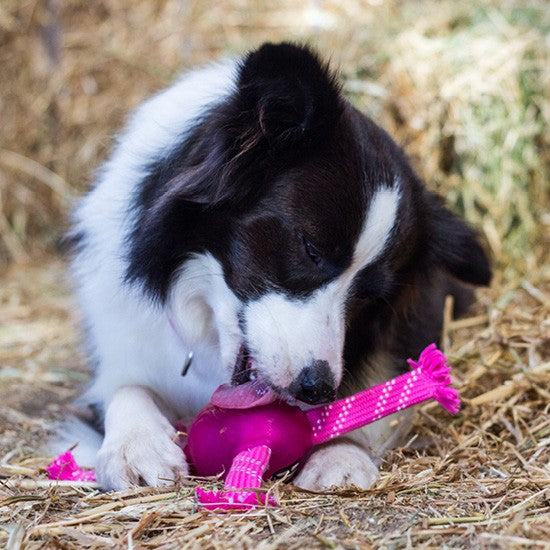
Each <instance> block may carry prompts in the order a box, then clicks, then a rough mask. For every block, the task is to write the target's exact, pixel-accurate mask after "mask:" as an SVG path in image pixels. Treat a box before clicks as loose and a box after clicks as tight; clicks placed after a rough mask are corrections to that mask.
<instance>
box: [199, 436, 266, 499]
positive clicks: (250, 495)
mask: <svg viewBox="0 0 550 550" xmlns="http://www.w3.org/2000/svg"><path fill="white" fill-rule="evenodd" d="M270 458H271V449H270V448H269V447H268V446H267V445H260V446H258V447H252V448H251V449H248V450H246V451H242V452H240V453H239V454H238V455H237V456H236V457H235V458H234V459H233V463H232V464H231V468H230V470H229V472H228V473H227V477H226V478H225V484H224V489H223V491H204V490H203V489H201V488H200V487H197V489H196V493H197V498H198V500H199V502H200V503H201V504H202V505H203V506H204V507H205V508H208V509H210V510H214V509H217V510H235V509H239V510H249V509H251V508H255V507H256V506H258V505H260V504H265V497H266V495H265V494H261V493H257V492H256V491H243V489H257V488H258V487H260V486H261V485H262V476H263V474H264V472H265V470H266V469H267V467H268V465H269V459H270ZM232 489H233V490H232ZM269 504H271V505H272V506H277V502H276V501H275V499H274V497H273V496H270V497H269Z"/></svg>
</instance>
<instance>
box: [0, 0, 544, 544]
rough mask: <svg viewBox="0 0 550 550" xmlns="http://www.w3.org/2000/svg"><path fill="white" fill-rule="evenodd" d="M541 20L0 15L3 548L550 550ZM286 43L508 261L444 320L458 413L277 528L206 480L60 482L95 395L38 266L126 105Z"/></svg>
mask: <svg viewBox="0 0 550 550" xmlns="http://www.w3.org/2000/svg"><path fill="white" fill-rule="evenodd" d="M56 6H57V7H56ZM549 12H550V10H547V9H545V2H543V1H542V0H541V1H531V2H529V3H524V2H520V1H519V0H518V1H517V2H512V1H509V2H483V3H482V2H471V3H458V2H450V1H444V2H438V3H432V2H423V3H421V4H420V3H418V2H406V3H399V2H391V1H386V2H384V1H382V0H379V1H374V0H372V1H370V2H369V1H358V2H344V1H340V2H338V1H336V0H333V1H328V0H327V1H325V2H303V3H297V2H290V1H283V2H278V3H252V2H245V1H243V0H241V1H238V0H231V1H230V0H224V1H214V0H202V1H200V2H199V1H198V0H195V1H191V0H189V1H187V2H186V3H181V2H179V1H176V0H173V1H171V0H168V1H165V2H160V1H154V0H138V1H134V2H119V1H115V0H93V1H91V2H87V3H66V4H64V3H62V2H56V1H55V0H50V1H49V2H45V3H41V2H37V1H36V0H4V1H3V2H2V3H1V4H0V45H1V48H0V65H1V66H2V79H1V80H0V117H1V120H2V129H1V130H0V256H1V257H2V258H3V260H2V261H3V262H4V263H6V262H7V261H11V263H12V265H11V267H7V268H5V269H4V272H3V273H2V275H1V278H0V547H3V546H7V547H8V548H10V549H12V548H22V547H24V548H38V547H59V548H86V547H90V548H94V547H98V548H101V547H111V546H127V547H129V548H138V547H139V548H149V547H151V548H153V547H163V548H164V547H166V548H186V547H192V548H194V547H214V548H223V549H225V548H302V547H304V546H309V547H335V548H338V547H343V548H356V547H358V548H369V547H384V548H386V547H395V548H402V547H441V546H443V545H446V546H450V547H485V548H503V547H506V548H511V547H514V548H515V547H533V548H544V547H546V548H550V545H549V544H548V541H549V540H550V503H549V499H548V491H549V488H548V486H549V480H550V472H549V468H548V464H549V455H548V448H549V443H550V418H549V416H550V415H549V408H550V405H549V403H550V399H549V389H548V388H549V387H550V365H549V357H550V324H549V307H550V298H549V290H550V284H549V277H548V275H549V273H548V265H547V253H546V252H545V247H546V248H547V246H548V242H547V241H546V242H545V240H544V239H545V238H546V239H547V233H546V234H545V231H546V232H547V230H548V227H549V225H550V215H549V214H548V164H549V160H550V159H549V154H548V145H549V137H548V133H547V129H548V121H549V120H550V113H549V110H550V107H549V106H550V101H548V97H547V95H548V89H549V88H550V87H549V83H550V79H549V67H550V64H549V63H548V44H549V39H548V28H549ZM281 38H291V39H303V38H307V39H308V40H309V41H310V42H311V43H313V44H317V45H319V47H320V49H321V50H322V51H323V52H328V53H329V54H331V55H332V58H333V60H334V61H335V62H336V63H338V64H339V65H340V67H341V71H342V74H343V77H344V80H345V83H344V85H345V89H346V91H347V92H348V94H350V95H351V97H352V99H353V101H354V102H355V103H356V104H357V105H359V106H360V107H361V108H363V109H365V110H366V111H368V112H369V113H370V114H372V115H374V116H375V117H376V118H377V119H378V120H379V121H381V123H382V124H383V125H384V126H385V127H386V128H388V129H390V131H391V132H392V134H393V135H395V136H397V138H398V140H399V141H400V142H402V143H403V144H404V145H405V146H406V148H407V151H408V152H409V153H410V154H411V155H412V157H413V161H414V162H415V164H416V167H417V169H418V170H419V171H420V172H421V173H422V174H423V175H424V176H425V177H426V178H427V179H428V181H429V182H430V184H431V185H433V186H434V187H436V188H438V189H439V190H440V191H442V192H443V193H444V194H445V195H446V197H447V199H448V201H449V203H450V204H451V206H452V207H453V208H454V209H455V210H456V211H457V212H459V213H460V214H462V215H464V216H465V217H467V218H468V219H469V220H470V221H472V222H474V223H475V224H476V226H477V227H479V228H480V229H481V231H482V233H483V235H484V237H485V240H486V242H487V243H488V246H489V247H490V249H491V251H492V252H493V255H494V257H495V263H496V265H497V273H496V277H495V283H494V284H493V287H492V288H491V290H488V291H482V292H480V293H479V300H478V304H477V306H476V309H475V310H474V311H472V313H471V317H469V318H467V319H463V320H460V321H455V322H451V321H447V323H446V330H445V335H444V344H445V346H446V349H447V351H448V353H449V355H450V357H451V359H452V362H453V363H454V364H455V365H456V367H457V368H456V374H455V377H456V383H457V387H458V388H459V389H460V391H461V394H462V396H463V398H464V402H465V405H464V408H463V410H462V411H461V413H460V414H459V415H458V416H457V417H456V418H452V419H451V418H450V417H449V416H448V415H447V414H446V413H445V412H443V411H442V410H440V409H439V408H438V407H437V406H434V405H433V404H428V405H425V406H422V407H418V408H417V414H416V418H415V430H414V432H413V433H414V436H413V437H412V438H411V441H410V442H409V444H408V445H407V446H406V447H404V448H403V449H397V450H395V451H394V452H392V453H391V454H390V455H389V456H388V457H387V458H386V461H385V463H384V464H383V468H382V474H381V477H380V480H379V481H378V482H377V484H376V485H375V486H374V488H373V489H372V490H370V491H366V492H361V491H355V492H354V491H347V492H341V493H338V494H322V495H321V494H308V493H305V492H303V491H298V490H294V489H293V488H292V487H290V486H285V485H281V484H279V485H275V486H271V487H270V490H272V491H273V492H275V493H276V494H277V495H278V497H279V498H280V500H281V507H280V508H278V509H269V510H266V509H261V510H258V511H256V512H253V513H249V514H246V515H243V514H232V515H216V514H212V513H207V512H204V511H201V510H199V509H197V508H196V506H195V502H194V499H193V496H192V494H193V487H194V485H195V481H194V480H181V481H180V482H179V483H178V484H177V485H176V486H175V487H171V488H168V489H165V490H154V489H136V490H134V491H128V492H124V493H114V494H104V493H101V492H99V491H98V490H97V489H96V488H95V487H94V486H92V485H85V484H80V485H74V484H73V485H71V484H62V483H52V482H49V481H47V480H46V477H45V475H44V472H43V467H44V466H45V465H46V464H47V462H48V460H49V458H50V457H46V456H42V455H41V454H40V451H39V448H40V445H41V442H42V440H43V438H44V437H45V433H46V428H47V422H48V420H49V419H50V418H52V417H55V416H59V415H60V405H59V404H60V403H62V402H67V401H68V400H70V398H71V397H72V396H73V395H74V394H75V391H76V388H77V387H78V386H79V385H80V384H81V383H82V381H83V380H85V379H86V374H85V361H84V359H83V357H82V356H81V355H80V353H79V345H78V344H79V335H78V333H77V329H76V326H77V324H78V323H77V320H76V313H75V308H74V304H73V301H72V299H71V297H70V295H69V293H68V288H69V285H68V284H67V282H66V280H65V277H64V275H63V273H64V265H63V261H62V260H59V259H56V258H52V257H50V256H45V255H44V251H46V252H51V251H52V250H53V249H55V246H56V244H57V241H58V239H59V236H60V235H61V233H62V230H63V227H64V225H65V222H63V221H61V223H60V220H64V219H65V216H66V213H67V207H68V204H70V203H71V201H72V199H73V196H74V195H75V194H78V193H79V192H80V191H81V190H82V189H83V188H84V187H85V185H86V181H87V179H88V178H89V177H90V175H91V174H92V172H93V170H94V168H95V167H96V166H97V165H98V162H99V159H101V158H103V157H104V156H105V154H106V152H107V150H108V149H109V147H110V145H111V143H110V136H111V134H112V132H113V131H115V129H116V128H118V127H119V125H120V124H121V122H122V120H123V118H124V116H125V115H126V113H127V111H128V109H129V107H130V106H132V105H135V104H136V103H138V102H139V101H140V100H141V99H142V98H144V97H145V96H147V95H148V94H149V93H151V92H152V91H154V90H157V89H159V88H161V87H163V86H164V85H166V84H167V83H168V82H170V81H171V79H172V78H173V77H174V75H175V74H176V73H177V72H178V71H179V70H180V69H181V68H182V67H185V66H190V65H192V64H195V63H197V62H204V61H207V60H208V59H211V58H213V57H215V56H217V55H218V54H220V53H226V52H231V51H242V50H243V49H246V48H247V47H250V46H251V45H253V44H257V43H259V42H260V41H262V40H265V39H273V40H276V39H281ZM120 98H123V100H122V99H120ZM545 253H546V255H545ZM29 257H30V258H34V260H33V261H31V262H29ZM13 260H16V261H17V262H16V263H14V262H13Z"/></svg>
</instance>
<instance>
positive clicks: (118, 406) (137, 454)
mask: <svg viewBox="0 0 550 550" xmlns="http://www.w3.org/2000/svg"><path fill="white" fill-rule="evenodd" d="M167 415H169V412H168V411H163V410H161V405H160V404H159V403H158V401H157V400H156V397H155V395H154V394H153V392H152V391H150V390H149V389H147V388H145V387H143V386H124V387H121V388H119V389H118V390H117V391H116V392H115V393H114V395H113V397H112V399H111V400H110V402H109V404H108V405H107V408H106V412H105V439H104V441H103V445H102V446H101V449H100V450H99V453H98V456H97V468H96V473H97V478H98V481H99V483H100V484H101V485H102V487H103V488H105V489H117V490H118V489H125V488H128V487H130V486H133V485H150V486H160V485H168V484H170V483H173V481H174V480H175V479H176V478H177V477H178V476H179V475H182V474H183V475H185V474H187V473H188V468H187V463H186V461H185V457H184V454H183V451H182V450H181V449H180V447H178V446H177V445H176V444H175V443H174V440H175V437H176V430H175V429H174V427H173V426H172V424H171V422H170V420H169V418H168V417H167Z"/></svg>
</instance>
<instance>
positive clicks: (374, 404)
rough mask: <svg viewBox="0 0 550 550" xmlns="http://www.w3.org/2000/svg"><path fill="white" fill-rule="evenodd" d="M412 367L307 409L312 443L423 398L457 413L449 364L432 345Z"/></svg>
mask: <svg viewBox="0 0 550 550" xmlns="http://www.w3.org/2000/svg"><path fill="white" fill-rule="evenodd" d="M408 362H409V364H410V365H411V367H413V370H412V371H411V372H409V373H406V374H402V375H401V376H398V377H397V378H392V379H391V380H388V381H387V382H385V383H383V384H379V385H378V386H373V387H372V388H368V389H366V390H363V391H362V392H359V393H357V394H355V395H352V396H350V397H346V398H344V399H340V400H339V401H335V402H334V403H330V404H328V405H325V406H323V407H318V408H316V409H312V410H310V411H308V412H307V413H306V414H307V417H308V420H309V422H310V424H311V428H312V432H313V435H312V442H313V444H314V445H317V444H319V443H322V442H323V441H328V440H330V439H333V438H335V437H338V436H340V435H342V434H345V433H348V432H350V431H352V430H355V429H357V428H359V427H361V426H364V425H366V424H369V423H370V422H374V421H376V420H379V419H380V418H383V417H384V416H388V415H390V414H393V413H395V412H397V411H400V410H402V409H405V408H406V407H411V406H413V405H416V404H418V403H421V402H422V401H426V400H427V399H432V398H435V399H437V400H438V401H439V403H441V405H443V406H444V407H445V408H446V409H447V410H448V411H450V412H452V413H456V412H458V410H459V408H460V401H459V399H458V393H457V391H456V390H454V389H453V388H449V387H448V385H449V384H450V383H451V376H450V374H449V373H450V367H449V366H448V365H447V359H446V357H445V355H444V354H443V353H442V352H441V351H439V350H438V349H437V347H436V346H435V344H431V345H430V346H428V347H427V348H426V349H425V350H424V351H423V352H422V353H421V355H420V358H419V359H418V362H415V361H412V360H411V359H409V361H408Z"/></svg>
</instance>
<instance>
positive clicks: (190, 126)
mask: <svg viewBox="0 0 550 550" xmlns="http://www.w3.org/2000/svg"><path fill="white" fill-rule="evenodd" d="M72 235H73V239H74V240H75V242H76V251H75V255H74V260H73V263H72V271H73V275H74V278H75V280H76V283H77V292H78V297H79V300H80V305H81V308H82V311H83V315H84V322H85V326H86V329H87V342H88V347H89V351H90V358H91V362H92V363H93V365H94V377H93V381H92V384H91V386H90V387H89V389H88V391H87V392H86V393H85V395H84V397H83V402H84V403H85V404H87V406H90V407H91V408H93V409H94V410H95V411H96V412H97V415H98V416H97V420H98V421H97V424H96V425H97V426H99V431H100V432H101V434H102V435H101V440H100V448H99V450H98V452H97V457H96V463H95V465H96V468H97V475H98V479H99V481H100V483H101V485H102V486H103V487H104V488H106V489H122V488H125V487H128V486H131V485H161V484H165V483H171V482H172V480H174V479H175V478H176V477H177V476H178V475H181V474H186V473H187V472H188V465H187V464H186V462H185V459H184V455H183V453H182V452H181V449H180V448H179V447H178V446H177V445H176V444H175V443H174V438H175V430H174V427H173V423H174V421H175V420H176V419H183V421H184V422H189V421H190V420H192V418H193V417H194V415H196V414H197V412H198V411H199V409H200V408H201V407H202V406H204V405H205V404H206V403H207V401H208V400H209V397H210V395H211V394H212V392H213V391H214V389H215V388H216V387H217V386H218V385H219V384H221V383H224V382H232V383H233V384H239V383H242V382H244V381H247V380H249V379H250V378H257V379H258V380H259V381H262V382H263V383H264V384H268V385H269V386H271V387H272V388H274V389H275V391H276V392H278V394H279V395H280V396H281V397H282V398H284V399H286V400H289V401H292V402H299V403H303V404H304V406H311V405H316V404H319V403H324V402H327V401H330V400H332V399H334V398H335V397H336V396H337V395H338V396H344V395H346V394H350V393H353V392H355V391H358V390H359V389H362V388H364V387H366V386H370V385H372V384H375V383H379V382H381V381H384V380H387V379H389V378H391V377H392V376H394V375H396V374H397V373H398V372H399V370H400V369H405V368H406V363H405V359H406V358H407V357H416V356H417V355H418V354H419V352H420V351H421V350H422V349H423V348H424V347H425V346H426V345H427V344H429V343H430V342H433V341H437V340H438V338H439V335H440V331H441V326H442V310H443V303H444V299H445V296H446V295H447V294H451V295H453V296H454V297H455V313H460V312H461V311H463V310H464V309H465V308H466V307H467V305H468V303H469V302H470V300H471V297H472V291H471V289H470V287H471V286H472V285H487V284H488V283H489V281H490V277H491V272H490V267H489V263H488V260H487V257H486V255H485V253H484V251H483V248H482V247H481V246H480V244H479V240H478V236H477V234H476V233H475V231H473V230H472V229H471V228H470V227H468V226H467V225H466V224H465V223H464V222H462V221H460V220H459V219H458V218H456V217H455V216H454V215H453V214H451V213H450V212H449V211H448V210H447V209H446V208H445V207H444V206H443V204H442V201H441V200H440V199H439V198H438V197H437V196H436V195H435V194H433V193H432V192H430V191H428V190H427V189H426V187H425V185H424V183H423V182H422V181H421V180H420V179H419V178H418V176H417V175H416V174H415V173H414V172H413V170H412V169H411V167H410V164H409V162H408V161H407V159H406V157H405V155H404V153H403V152H402V151H401V150H400V149H399V147H397V146H396V144H395V143H394V142H393V141H392V139H391V138H390V137H389V136H388V134H386V133H385V132H384V131H383V130H382V129H380V128H379V127H378V126H377V125H376V124H375V123H374V122H373V121H372V120H370V119H369V118H367V117H366V116H364V115H363V114H361V113H360V112H359V111H358V110H357V109H355V108H354V107H353V106H352V104H351V103H350V102H349V101H347V100H346V99H345V98H344V97H343V96H342V94H341V90H340V86H339V84H338V82H337V79H336V77H335V75H334V73H333V72H331V71H330V69H329V68H328V66H327V65H326V64H324V63H323V62H322V61H320V59H319V58H318V56H317V55H316V54H315V53H314V52H312V50H311V49H310V48H308V47H302V46H297V45H293V44H287V43H283V44H278V45H274V44H265V45H263V46H261V47H260V48H259V49H257V50H255V51H252V52H250V53H248V54H247V55H245V56H244V57H243V58H241V59H235V60H228V61H225V62H223V63H220V64H216V65H211V66H208V67H206V68H202V69H198V70H194V71H191V72H189V73H188V74H186V75H184V76H183V77H182V78H181V79H180V80H179V81H178V82H177V83H176V84H174V85H173V86H172V87H170V88H168V89H167V90H165V91H163V92H161V93H159V94H158V95H156V96H154V97H153V98H151V99H149V100H148V101H146V102H145V103H144V104H143V105H142V106H141V107H139V108H138V109H137V111H136V112H135V113H134V115H133V116H132V117H131V119H130V122H129V124H128V127H127V128H126V130H125V131H124V132H123V133H122V134H121V136H120V137H119V140H118V143H117V145H116V147H115V150H114V152H113V154H112V156H111V158H110V160H108V161H107V162H106V164H105V165H104V167H103V168H102V170H101V172H100V174H99V176H98V178H97V182H96V185H95V186H94V188H93V189H92V191H90V193H89V194H88V195H87V196H86V197H85V198H84V199H83V201H82V202H81V204H80V206H79V208H78V209H77V211H76V214H75V225H74V230H73V234H72ZM190 352H192V353H193V359H192V361H191V362H190V364H189V360H188V356H189V353H190ZM184 365H185V367H186V370H188V372H187V373H186V374H185V376H182V368H183V366H184ZM407 420H408V418H407V414H406V413H405V412H403V413H402V414H401V417H399V418H397V422H396V421H395V417H392V420H391V421H388V420H380V421H379V422H377V423H375V424H374V425H370V426H368V427H366V428H364V429H361V430H357V431H356V432H354V433H353V434H351V436H349V437H345V438H341V439H339V440H335V441H333V442H331V443H330V444H328V445H325V446H321V447H319V448H318V449H316V450H315V451H314V452H313V453H312V454H311V455H310V456H309V457H308V459H307V461H306V463H305V465H304V467H303V468H302V470H301V472H300V473H299V474H298V476H297V477H296V479H295V483H296V484H297V485H299V486H302V487H306V488H309V489H321V488H324V487H329V486H333V485H336V486H346V485H351V484H354V485H356V486H358V487H362V488H367V487H369V486H370V485H371V484H372V483H373V481H374V480H375V479H376V475H377V466H376V463H377V461H378V460H379V458H380V457H381V456H382V454H383V453H384V451H385V450H387V449H388V448H389V447H391V446H392V445H395V444H396V443H397V442H398V440H399V439H401V438H402V437H403V435H404V434H405V433H406V432H407V429H408V425H409V423H408V422H407ZM82 437H83V436H79V438H82Z"/></svg>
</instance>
